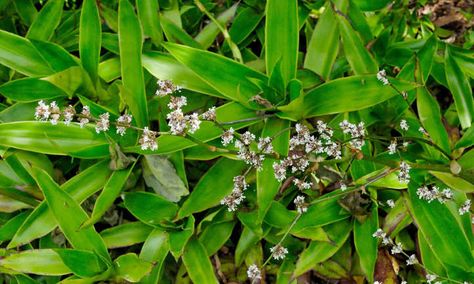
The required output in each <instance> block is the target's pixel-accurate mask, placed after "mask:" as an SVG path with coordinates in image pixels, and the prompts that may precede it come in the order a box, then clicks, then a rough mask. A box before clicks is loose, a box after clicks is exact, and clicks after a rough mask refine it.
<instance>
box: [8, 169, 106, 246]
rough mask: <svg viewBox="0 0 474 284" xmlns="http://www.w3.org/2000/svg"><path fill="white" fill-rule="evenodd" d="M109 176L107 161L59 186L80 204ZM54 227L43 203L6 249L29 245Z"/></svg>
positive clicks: (48, 211) (51, 215) (50, 212)
mask: <svg viewBox="0 0 474 284" xmlns="http://www.w3.org/2000/svg"><path fill="white" fill-rule="evenodd" d="M109 175H110V170H109V168H108V166H107V161H102V162H98V163H97V164H95V165H93V166H90V167H89V168H88V169H86V170H84V171H83V172H81V173H79V174H78V175H76V176H74V177H73V178H71V179H70V180H68V181H67V182H66V183H64V184H63V185H61V189H62V190H63V191H64V192H66V193H68V194H70V195H71V196H72V198H73V199H74V200H76V201H77V202H79V203H82V202H83V201H84V200H85V199H87V198H88V197H89V196H91V195H92V194H94V193H95V192H96V191H97V190H99V189H100V188H102V186H103V185H104V183H105V181H106V180H107V178H108V176H109ZM56 226H57V222H56V219H55V217H54V215H53V213H52V211H51V210H50V209H49V207H48V204H47V202H46V201H43V202H41V204H40V205H38V206H37V207H36V208H35V210H34V211H33V212H32V213H31V214H30V215H29V216H28V218H27V219H26V220H25V222H24V223H23V224H22V225H21V227H20V229H19V230H18V231H17V232H16V234H15V236H14V238H13V240H12V241H11V242H10V243H9V244H8V248H14V247H17V246H21V245H24V244H26V243H29V242H31V241H32V240H34V239H36V238H39V237H42V236H44V235H46V234H47V233H49V232H51V231H52V230H53V229H54V228H55V227H56Z"/></svg>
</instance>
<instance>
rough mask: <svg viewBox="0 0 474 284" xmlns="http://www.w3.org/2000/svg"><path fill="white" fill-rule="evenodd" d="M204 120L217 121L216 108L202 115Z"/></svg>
mask: <svg viewBox="0 0 474 284" xmlns="http://www.w3.org/2000/svg"><path fill="white" fill-rule="evenodd" d="M202 119H204V120H209V121H215V120H216V107H215V106H213V107H211V108H210V109H208V110H207V111H206V112H205V113H203V114H202Z"/></svg>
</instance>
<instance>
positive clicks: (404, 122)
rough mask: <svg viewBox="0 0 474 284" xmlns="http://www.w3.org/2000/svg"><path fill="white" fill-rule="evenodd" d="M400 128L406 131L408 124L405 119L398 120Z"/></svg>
mask: <svg viewBox="0 0 474 284" xmlns="http://www.w3.org/2000/svg"><path fill="white" fill-rule="evenodd" d="M400 128H401V129H402V130H403V131H407V130H408V128H409V126H408V122H407V121H406V120H405V119H402V120H400Z"/></svg>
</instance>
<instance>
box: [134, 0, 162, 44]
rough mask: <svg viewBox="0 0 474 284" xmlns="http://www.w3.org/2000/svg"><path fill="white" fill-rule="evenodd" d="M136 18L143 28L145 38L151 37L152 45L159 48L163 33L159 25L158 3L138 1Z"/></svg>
mask: <svg viewBox="0 0 474 284" xmlns="http://www.w3.org/2000/svg"><path fill="white" fill-rule="evenodd" d="M136 3H137V10H138V17H139V18H140V22H141V24H142V27H143V32H144V34H145V36H149V37H151V41H152V42H153V44H154V45H156V46H160V44H161V42H162V41H163V32H162V31H161V25H160V13H159V11H160V7H159V5H158V1H154V0H138V1H137V2H136Z"/></svg>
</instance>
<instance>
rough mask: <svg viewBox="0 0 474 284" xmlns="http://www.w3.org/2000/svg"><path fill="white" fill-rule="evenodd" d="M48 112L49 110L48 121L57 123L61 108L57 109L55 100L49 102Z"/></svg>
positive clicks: (53, 123)
mask: <svg viewBox="0 0 474 284" xmlns="http://www.w3.org/2000/svg"><path fill="white" fill-rule="evenodd" d="M49 112H50V117H49V118H50V122H51V124H52V125H56V124H58V121H59V118H60V117H61V110H60V109H59V107H58V105H57V104H56V102H54V101H53V102H51V103H50V104H49Z"/></svg>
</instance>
